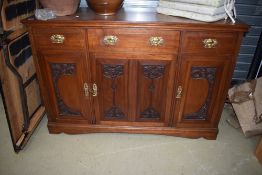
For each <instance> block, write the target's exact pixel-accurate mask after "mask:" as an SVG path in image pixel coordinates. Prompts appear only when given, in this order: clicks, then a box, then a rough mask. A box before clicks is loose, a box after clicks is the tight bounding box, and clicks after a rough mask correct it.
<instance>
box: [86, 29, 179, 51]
mask: <svg viewBox="0 0 262 175" xmlns="http://www.w3.org/2000/svg"><path fill="white" fill-rule="evenodd" d="M179 37H180V32H179V31H170V30H150V29H127V28H122V29H89V30H88V40H89V46H90V48H89V49H90V51H109V52H111V51H118V52H153V53H177V52H178V47H179Z"/></svg>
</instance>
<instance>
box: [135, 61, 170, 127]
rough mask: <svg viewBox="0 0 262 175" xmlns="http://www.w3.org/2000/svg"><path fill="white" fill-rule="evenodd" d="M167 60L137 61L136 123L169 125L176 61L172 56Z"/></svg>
mask: <svg viewBox="0 0 262 175" xmlns="http://www.w3.org/2000/svg"><path fill="white" fill-rule="evenodd" d="M146 57H147V56H146ZM161 58H163V57H161ZM165 58H166V60H148V59H147V60H138V61H137V69H136V71H137V100H136V105H137V109H136V112H137V113H136V121H138V122H155V123H161V124H163V125H165V126H166V125H168V122H169V117H170V105H171V100H172V93H173V92H172V89H173V84H174V73H175V69H174V63H175V61H174V60H173V57H172V56H167V57H165ZM169 58H170V59H169ZM158 59H159V58H158Z"/></svg>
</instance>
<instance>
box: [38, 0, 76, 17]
mask: <svg viewBox="0 0 262 175" xmlns="http://www.w3.org/2000/svg"><path fill="white" fill-rule="evenodd" d="M79 2H80V0H40V3H41V4H42V6H43V7H44V8H49V9H51V10H54V11H55V14H56V15H57V16H66V15H72V14H74V13H75V12H76V10H77V8H78V6H79Z"/></svg>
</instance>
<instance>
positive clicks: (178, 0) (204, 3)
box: [157, 0, 236, 23]
mask: <svg viewBox="0 0 262 175" xmlns="http://www.w3.org/2000/svg"><path fill="white" fill-rule="evenodd" d="M234 4H235V0H160V1H159V5H158V7H157V12H158V13H162V14H165V15H172V16H180V17H185V18H190V19H195V20H200V21H205V22H214V21H218V20H221V19H225V18H227V17H230V19H231V20H232V22H233V23H235V20H234V18H233V16H235V15H236V14H235V8H234Z"/></svg>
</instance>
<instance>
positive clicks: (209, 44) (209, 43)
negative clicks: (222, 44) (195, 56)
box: [203, 38, 218, 49]
mask: <svg viewBox="0 0 262 175" xmlns="http://www.w3.org/2000/svg"><path fill="white" fill-rule="evenodd" d="M203 44H204V48H208V49H211V48H214V47H216V45H217V44H218V41H217V40H216V39H212V38H208V39H204V40H203Z"/></svg>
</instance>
